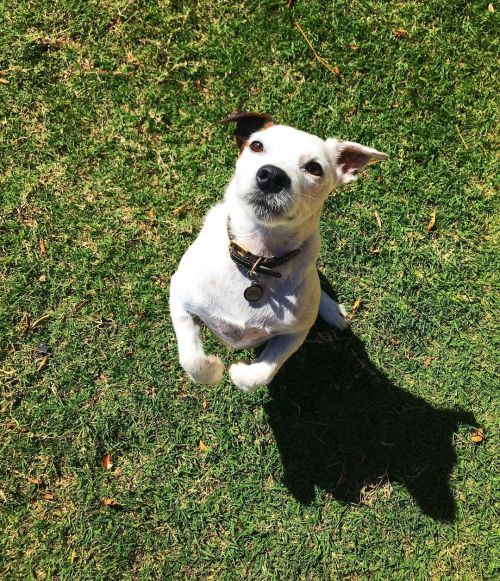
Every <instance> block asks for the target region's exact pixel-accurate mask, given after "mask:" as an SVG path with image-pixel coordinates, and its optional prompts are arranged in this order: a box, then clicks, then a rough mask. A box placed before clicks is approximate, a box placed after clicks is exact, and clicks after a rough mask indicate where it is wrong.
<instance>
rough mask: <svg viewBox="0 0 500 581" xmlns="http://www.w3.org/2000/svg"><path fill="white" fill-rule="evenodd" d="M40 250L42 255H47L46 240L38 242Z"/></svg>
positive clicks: (41, 239)
mask: <svg viewBox="0 0 500 581" xmlns="http://www.w3.org/2000/svg"><path fill="white" fill-rule="evenodd" d="M38 248H40V254H47V246H46V245H45V240H44V239H43V238H40V240H39V241H38Z"/></svg>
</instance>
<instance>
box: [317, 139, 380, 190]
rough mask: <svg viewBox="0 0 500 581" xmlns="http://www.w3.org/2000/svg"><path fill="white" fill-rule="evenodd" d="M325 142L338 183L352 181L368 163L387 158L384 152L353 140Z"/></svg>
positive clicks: (330, 140) (329, 140)
mask: <svg viewBox="0 0 500 581" xmlns="http://www.w3.org/2000/svg"><path fill="white" fill-rule="evenodd" d="M325 143H326V145H327V147H328V149H329V151H330V159H331V160H332V163H333V166H334V169H335V174H336V178H337V182H338V185H342V184H347V183H349V182H353V181H354V180H355V179H357V177H358V173H359V172H360V171H361V170H362V169H363V168H365V167H366V166H367V165H368V164H369V163H372V162H374V161H382V160H384V159H387V155H386V154H385V153H381V152H380V151H377V150H376V149H372V148H371V147H366V146H365V145H361V144H359V143H354V142H353V141H341V140H339V139H327V140H326V142H325Z"/></svg>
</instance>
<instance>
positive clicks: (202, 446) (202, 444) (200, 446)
mask: <svg viewBox="0 0 500 581" xmlns="http://www.w3.org/2000/svg"><path fill="white" fill-rule="evenodd" d="M198 450H199V451H200V452H208V446H207V445H206V444H205V442H204V441H203V440H200V442H199V444H198Z"/></svg>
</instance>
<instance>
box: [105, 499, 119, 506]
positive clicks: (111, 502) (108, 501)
mask: <svg viewBox="0 0 500 581" xmlns="http://www.w3.org/2000/svg"><path fill="white" fill-rule="evenodd" d="M102 503H103V504H104V506H120V504H119V503H118V502H116V500H115V499H114V498H103V499H102Z"/></svg>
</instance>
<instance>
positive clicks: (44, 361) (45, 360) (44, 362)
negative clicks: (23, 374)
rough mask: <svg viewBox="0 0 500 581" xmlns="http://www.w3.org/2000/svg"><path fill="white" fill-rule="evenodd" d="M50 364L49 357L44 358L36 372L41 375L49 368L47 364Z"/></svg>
mask: <svg viewBox="0 0 500 581" xmlns="http://www.w3.org/2000/svg"><path fill="white" fill-rule="evenodd" d="M48 362H49V358H48V356H46V357H44V358H43V359H42V360H41V361H40V363H39V364H38V367H37V368H36V372H37V373H40V371H42V370H43V369H45V368H46V367H47V363H48Z"/></svg>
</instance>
